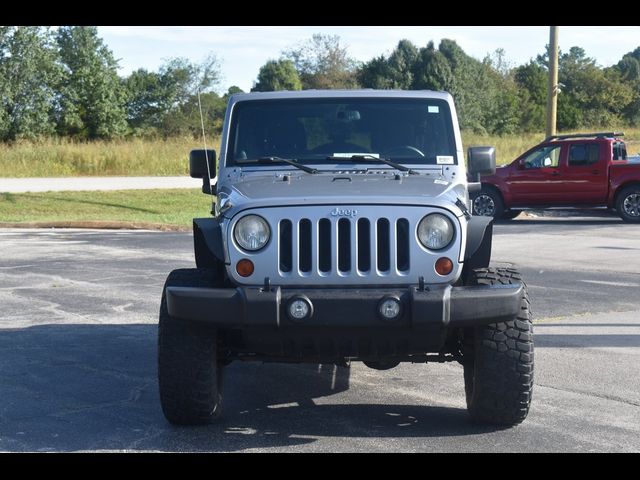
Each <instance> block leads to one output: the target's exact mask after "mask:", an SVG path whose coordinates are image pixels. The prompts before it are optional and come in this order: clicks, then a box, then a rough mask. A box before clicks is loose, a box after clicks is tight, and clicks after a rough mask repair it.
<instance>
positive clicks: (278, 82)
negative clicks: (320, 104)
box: [251, 59, 302, 92]
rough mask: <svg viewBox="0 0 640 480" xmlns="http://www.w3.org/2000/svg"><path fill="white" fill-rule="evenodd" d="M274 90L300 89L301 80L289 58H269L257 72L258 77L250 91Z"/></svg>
mask: <svg viewBox="0 0 640 480" xmlns="http://www.w3.org/2000/svg"><path fill="white" fill-rule="evenodd" d="M276 90H302V82H301V81H300V76H299V75H298V72H297V71H296V67H295V65H294V64H293V62H292V61H291V60H286V59H281V60H269V61H268V62H267V63H265V64H264V65H263V66H262V67H260V71H259V72H258V79H257V80H256V83H255V85H254V86H253V88H252V89H251V91H252V92H273V91H276Z"/></svg>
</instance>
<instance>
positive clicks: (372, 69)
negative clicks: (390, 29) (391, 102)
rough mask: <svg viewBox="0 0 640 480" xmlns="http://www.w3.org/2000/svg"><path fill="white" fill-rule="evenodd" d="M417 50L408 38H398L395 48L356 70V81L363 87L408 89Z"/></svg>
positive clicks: (412, 76)
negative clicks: (388, 53) (385, 55)
mask: <svg viewBox="0 0 640 480" xmlns="http://www.w3.org/2000/svg"><path fill="white" fill-rule="evenodd" d="M418 61H419V52H418V49H417V48H416V46H415V45H414V44H413V43H411V42H410V41H409V40H400V42H398V45H397V47H396V48H395V50H394V51H393V52H392V53H391V55H389V57H388V58H385V57H384V56H383V55H381V56H379V57H376V58H374V59H373V60H371V61H369V62H367V63H365V64H364V65H363V66H362V68H361V69H360V70H359V72H358V81H359V83H360V84H361V85H362V86H363V87H365V88H378V89H397V90H408V89H410V88H411V87H412V85H413V84H414V74H413V70H414V67H415V65H416V63H417V62H418Z"/></svg>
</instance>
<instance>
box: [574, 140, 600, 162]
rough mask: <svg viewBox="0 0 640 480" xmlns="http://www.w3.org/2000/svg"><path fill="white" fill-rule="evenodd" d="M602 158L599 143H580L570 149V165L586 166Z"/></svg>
mask: <svg viewBox="0 0 640 480" xmlns="http://www.w3.org/2000/svg"><path fill="white" fill-rule="evenodd" d="M598 160H600V145H598V144H597V143H578V144H574V145H571V148H570V149H569V166H570V167H584V166H587V165H593V164H594V163H598Z"/></svg>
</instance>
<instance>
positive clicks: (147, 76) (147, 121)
mask: <svg viewBox="0 0 640 480" xmlns="http://www.w3.org/2000/svg"><path fill="white" fill-rule="evenodd" d="M219 79H220V66H219V62H218V60H217V58H216V56H215V55H213V54H210V55H208V56H207V57H206V58H205V59H204V60H203V61H202V62H201V63H194V62H191V61H190V60H188V59H185V58H171V59H168V60H167V61H165V63H164V64H163V65H162V66H161V67H160V69H159V72H149V71H147V70H145V69H138V70H136V71H135V72H133V73H132V74H131V75H129V77H127V78H126V79H125V80H124V86H125V89H126V92H127V101H126V109H127V119H128V121H129V125H130V127H131V129H132V131H133V132H134V133H135V134H144V135H148V134H156V133H161V134H163V135H166V134H167V133H168V132H167V131H165V130H167V129H168V131H169V132H172V133H174V134H178V133H184V132H191V130H192V128H191V126H189V125H185V126H184V128H180V125H179V122H180V121H182V120H184V119H185V118H186V120H185V121H187V123H188V122H189V121H190V120H189V119H190V116H189V115H186V114H185V109H187V110H189V111H190V109H189V108H190V107H189V105H191V104H192V103H193V101H194V100H195V102H196V103H195V105H197V96H198V91H200V92H201V93H202V94H203V95H204V94H209V93H213V89H214V88H215V87H216V86H217V85H218V84H219ZM236 88H237V87H236ZM214 97H215V98H218V96H217V94H216V95H214ZM225 101H226V99H225ZM185 115H186V116H185ZM198 123H199V114H198Z"/></svg>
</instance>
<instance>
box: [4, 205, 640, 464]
mask: <svg viewBox="0 0 640 480" xmlns="http://www.w3.org/2000/svg"><path fill="white" fill-rule="evenodd" d="M639 251H640V225H628V224H623V223H622V222H621V221H620V220H619V219H617V218H616V217H608V216H600V217H569V218H567V217H564V218H538V219H536V218H523V219H516V220H514V221H512V222H510V223H505V224H501V225H497V226H496V228H495V237H494V261H495V263H496V264H497V265H508V264H515V265H517V266H518V267H519V268H520V269H521V270H522V272H523V274H524V277H525V280H526V281H527V283H528V286H529V289H530V294H531V298H532V307H533V311H534V315H535V344H536V351H535V358H536V360H535V361H536V371H535V379H536V380H535V387H534V396H533V403H532V408H531V411H530V414H529V417H528V418H527V419H526V420H525V422H524V423H523V424H521V425H520V426H518V427H515V428H510V429H496V428H487V427H478V426H474V425H472V424H471V423H470V422H469V419H468V416H467V412H466V408H465V401H464V388H463V379H462V368H461V367H460V366H459V365H458V364H445V365H440V364H428V365H425V364H415V365H411V364H403V365H401V366H399V367H397V368H395V369H392V370H388V371H384V372H379V371H375V370H370V369H368V368H366V367H365V366H364V365H362V364H360V363H353V364H352V365H351V367H348V368H346V367H336V366H333V365H278V364H260V363H234V364H232V365H231V366H230V367H228V369H227V371H226V376H225V407H224V408H225V416H224V419H223V421H222V422H221V423H220V424H217V425H212V426H206V427H189V428H176V427H172V426H170V425H169V424H168V423H167V422H166V421H165V419H164V417H163V415H162V412H161V410H160V404H159V398H158V388H157V380H156V363H155V362H156V329H157V311H158V307H159V300H160V294H161V290H162V284H163V282H164V279H165V277H166V275H167V273H168V272H169V271H170V270H172V269H174V268H184V267H190V266H193V259H192V238H191V235H190V234H188V233H174V232H171V233H167V232H147V231H99V230H54V229H49V230H19V229H4V230H0V252H1V254H2V255H1V256H0V305H2V309H0V450H1V451H114V450H115V451H192V452H200V451H217V452H236V451H264V452H277V451H286V452H299V451H307V452H355V451H365V452H390V451H401V452H435V451H447V452H461V451H471V452H476V451H481V452H485V451H490V452H511V451H518V452H534V451H550V452H556V451H571V452H573V451H579V452H587V451H611V452H639V451H640V348H639V347H640V300H639V298H638V287H640V268H639V267H640V259H639Z"/></svg>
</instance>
